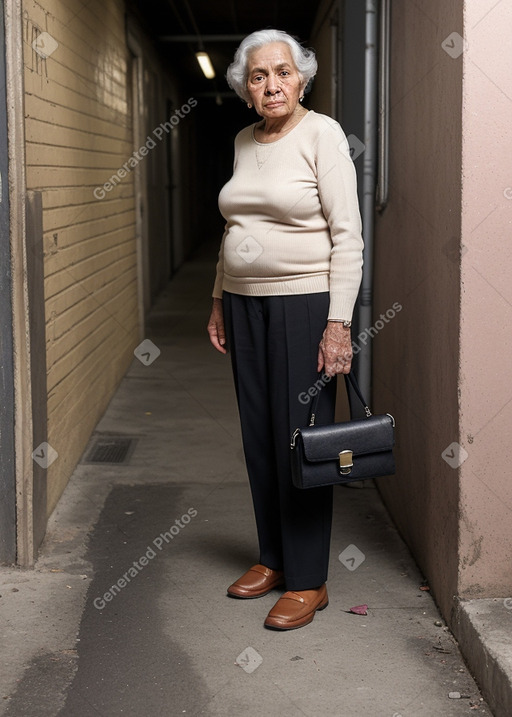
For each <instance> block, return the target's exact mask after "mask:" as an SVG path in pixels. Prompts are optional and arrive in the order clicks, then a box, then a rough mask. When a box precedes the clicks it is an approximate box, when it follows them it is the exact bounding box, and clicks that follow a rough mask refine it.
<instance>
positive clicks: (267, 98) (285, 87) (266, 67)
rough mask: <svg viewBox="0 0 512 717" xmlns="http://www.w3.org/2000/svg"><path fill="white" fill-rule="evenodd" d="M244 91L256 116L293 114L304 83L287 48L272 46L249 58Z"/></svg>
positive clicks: (278, 116) (253, 53) (261, 48)
mask: <svg viewBox="0 0 512 717" xmlns="http://www.w3.org/2000/svg"><path fill="white" fill-rule="evenodd" d="M248 70H249V73H248V79H247V90H248V92H249V94H250V96H251V102H252V104H253V105H254V108H255V110H256V112H257V113H258V114H259V115H260V116H261V117H264V118H265V119H279V118H282V117H286V116H287V115H290V114H292V113H293V111H294V110H295V108H296V107H297V104H298V102H299V97H300V96H301V95H302V89H303V82H302V80H301V78H300V75H299V73H298V71H297V68H296V67H295V63H294V62H293V59H292V54H291V51H290V48H289V46H288V45H287V44H286V43H285V42H271V43H269V44H268V45H264V46H263V47H260V48H259V49H258V50H254V51H253V52H252V53H251V54H250V55H249V67H248Z"/></svg>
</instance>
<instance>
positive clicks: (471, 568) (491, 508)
mask: <svg viewBox="0 0 512 717" xmlns="http://www.w3.org/2000/svg"><path fill="white" fill-rule="evenodd" d="M464 36H465V40H466V43H467V48H466V50H465V52H464V55H463V68H464V77H463V117H462V129H463V139H462V242H463V244H464V245H465V253H464V255H463V258H462V266H461V285H462V291H461V322H460V379H459V388H460V439H459V440H460V443H461V444H462V446H463V447H464V449H465V450H466V451H467V454H468V457H467V459H466V460H465V462H464V463H463V464H462V465H461V468H460V558H459V591H458V592H459V595H461V596H462V597H500V596H503V597H505V596H508V595H510V594H511V593H512V360H511V357H512V330H511V326H512V281H511V279H512V225H511V220H512V139H511V135H510V127H511V122H512V53H511V51H510V38H511V37H512V5H511V4H510V3H509V2H501V3H498V4H495V2H490V1H488V2H482V0H471V1H470V2H466V6H465V16H464Z"/></svg>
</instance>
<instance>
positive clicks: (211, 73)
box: [196, 51, 215, 80]
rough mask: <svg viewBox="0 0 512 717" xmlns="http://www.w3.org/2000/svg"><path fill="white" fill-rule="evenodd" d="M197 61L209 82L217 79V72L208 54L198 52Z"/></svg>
mask: <svg viewBox="0 0 512 717" xmlns="http://www.w3.org/2000/svg"><path fill="white" fill-rule="evenodd" d="M196 57H197V61H198V62H199V66H200V68H201V69H202V71H203V74H204V76H205V77H206V79H207V80H213V78H214V77H215V70H214V69H213V65H212V61H211V60H210V56H209V55H208V53H207V52H203V51H201V52H196Z"/></svg>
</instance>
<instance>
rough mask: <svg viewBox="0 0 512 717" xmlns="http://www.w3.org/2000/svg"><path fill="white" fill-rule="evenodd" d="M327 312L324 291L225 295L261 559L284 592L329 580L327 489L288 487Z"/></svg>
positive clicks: (329, 409)
mask: <svg viewBox="0 0 512 717" xmlns="http://www.w3.org/2000/svg"><path fill="white" fill-rule="evenodd" d="M328 306H329V294H328V293H321V294H302V295H297V296H259V297H252V296H241V295H238V294H231V293H228V292H224V296H223V307H224V319H225V325H226V333H227V339H228V347H229V350H230V352H231V361H232V365H233V375H234V379H235V387H236V393H237V398H238V406H239V411H240V420H241V426H242V437H243V444H244V452H245V460H246V464H247V471H248V474H249V480H250V485H251V492H252V498H253V503H254V512H255V516H256V526H257V530H258V539H259V546H260V558H259V560H260V563H262V564H263V565H266V566H267V567H269V568H272V569H274V570H284V574H285V580H286V588H287V589H288V590H308V589H311V588H315V587H318V586H319V585H321V584H322V583H324V582H325V581H326V579H327V568H328V562H329V545H330V537H331V522H332V487H327V488H313V489H310V490H299V489H298V488H295V487H294V486H293V484H292V479H291V469H290V438H291V434H292V433H293V431H294V430H295V428H297V427H299V426H301V427H302V426H306V425H307V424H308V422H309V412H310V408H311V404H310V401H309V400H308V399H309V396H308V393H307V391H308V388H310V387H312V386H314V384H315V382H316V381H318V378H319V377H318V373H317V370H316V367H317V354H318V344H319V342H320V340H321V338H322V333H323V331H324V329H325V326H326V323H327V313H328ZM335 384H336V381H335V380H332V381H330V382H328V383H327V384H326V386H325V388H324V389H323V390H322V398H321V401H320V408H319V411H318V414H317V422H318V423H332V421H333V420H334V404H335V395H336V386H335Z"/></svg>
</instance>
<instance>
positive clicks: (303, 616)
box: [265, 584, 329, 630]
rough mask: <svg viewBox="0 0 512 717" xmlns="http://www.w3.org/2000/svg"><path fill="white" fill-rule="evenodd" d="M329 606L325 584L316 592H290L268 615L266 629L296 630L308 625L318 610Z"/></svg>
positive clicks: (282, 597)
mask: <svg viewBox="0 0 512 717" xmlns="http://www.w3.org/2000/svg"><path fill="white" fill-rule="evenodd" d="M328 604H329V598H328V597H327V588H326V587H325V584H324V585H322V586H321V587H319V588H318V589H316V590H298V591H293V590H289V591H288V592H286V593H284V595H282V596H281V597H280V598H279V600H278V601H277V602H276V604H275V605H274V607H273V608H272V610H271V611H270V612H269V614H268V615H267V619H266V620H265V627H269V628H271V629H272V630H295V629H296V628H297V627H303V626H304V625H308V624H309V623H310V622H311V621H312V620H313V618H314V617H315V612H316V611H317V610H323V609H324V608H326V607H327V605H328Z"/></svg>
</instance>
